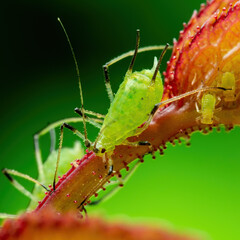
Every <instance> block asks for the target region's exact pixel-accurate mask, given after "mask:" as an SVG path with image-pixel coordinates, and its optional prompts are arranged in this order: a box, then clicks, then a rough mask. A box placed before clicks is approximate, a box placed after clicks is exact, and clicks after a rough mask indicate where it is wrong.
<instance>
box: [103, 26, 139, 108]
mask: <svg viewBox="0 0 240 240" xmlns="http://www.w3.org/2000/svg"><path fill="white" fill-rule="evenodd" d="M139 42H140V31H139V30H137V38H136V47H135V50H134V53H133V58H132V61H131V63H130V66H129V69H128V70H129V71H132V68H133V65H134V62H135V59H136V56H137V52H138V47H139ZM119 60H121V59H119ZM119 60H116V58H115V59H113V60H111V61H109V62H107V63H106V64H104V65H103V72H104V78H105V85H106V89H107V93H108V97H109V99H110V102H111V103H112V101H113V99H114V95H113V91H112V88H111V84H110V79H109V74H108V67H109V66H110V65H112V64H113V63H116V62H117V61H119Z"/></svg>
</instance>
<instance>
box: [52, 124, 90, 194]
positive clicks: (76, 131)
mask: <svg viewBox="0 0 240 240" xmlns="http://www.w3.org/2000/svg"><path fill="white" fill-rule="evenodd" d="M64 128H67V129H69V130H71V131H72V132H73V133H74V134H76V135H77V136H78V137H80V138H81V139H83V140H84V144H85V146H86V147H87V148H89V147H90V146H91V142H90V140H88V139H86V138H85V136H84V135H83V134H82V133H81V132H79V131H78V130H77V129H76V128H74V127H72V126H71V125H69V124H67V123H63V124H62V125H61V132H60V142H59V147H58V156H57V163H56V169H55V173H54V179H53V190H55V186H56V178H57V172H58V166H59V161H60V155H61V150H62V143H63V129H64Z"/></svg>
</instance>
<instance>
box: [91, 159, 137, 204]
mask: <svg viewBox="0 0 240 240" xmlns="http://www.w3.org/2000/svg"><path fill="white" fill-rule="evenodd" d="M140 163H141V161H140V160H138V161H137V162H136V163H135V164H134V166H133V167H132V168H131V169H130V170H129V171H128V173H127V174H126V176H125V177H124V179H123V180H122V182H121V183H119V180H117V181H114V182H111V183H109V184H108V185H107V186H112V185H116V186H114V187H113V188H112V189H111V190H110V191H109V192H108V193H107V194H106V195H104V196H103V197H101V198H100V199H97V200H96V201H92V202H91V203H90V204H89V205H97V204H99V203H100V202H102V201H105V200H107V199H109V198H111V197H112V196H113V195H114V194H115V193H116V192H117V191H118V190H119V189H120V187H122V186H123V185H122V184H123V183H126V182H127V181H128V180H129V179H130V177H131V176H132V174H133V173H134V172H135V170H136V169H137V167H138V166H139V165H140Z"/></svg>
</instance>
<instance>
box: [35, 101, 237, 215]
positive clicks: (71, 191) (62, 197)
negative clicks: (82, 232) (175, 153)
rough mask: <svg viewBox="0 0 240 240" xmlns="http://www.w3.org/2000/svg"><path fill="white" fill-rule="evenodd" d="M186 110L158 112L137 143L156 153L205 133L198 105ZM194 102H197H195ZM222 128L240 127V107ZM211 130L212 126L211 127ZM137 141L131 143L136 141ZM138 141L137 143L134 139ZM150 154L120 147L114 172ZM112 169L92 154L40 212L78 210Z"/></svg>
mask: <svg viewBox="0 0 240 240" xmlns="http://www.w3.org/2000/svg"><path fill="white" fill-rule="evenodd" d="M188 102H190V101H186V104H184V105H183V106H182V107H179V106H178V105H177V104H171V105H170V106H168V107H167V108H165V109H163V110H162V111H158V112H157V113H156V115H155V117H154V119H153V121H152V122H151V124H150V125H149V127H148V128H147V130H146V131H144V132H143V133H142V134H141V135H140V136H139V138H138V139H137V140H147V141H150V142H151V143H152V145H153V149H154V151H156V150H157V148H158V147H164V146H165V143H166V142H168V141H172V140H174V139H178V138H179V137H189V134H190V133H191V132H193V131H195V130H201V129H203V128H205V127H206V125H199V124H198V123H197V121H196V118H197V116H199V114H198V113H197V112H196V110H195V106H194V104H193V103H192V104H187V103H188ZM191 102H193V101H191ZM218 116H219V117H220V119H221V124H225V125H227V126H230V128H231V126H232V125H233V124H234V125H237V124H239V123H240V104H239V101H238V102H237V107H235V108H233V109H223V110H222V111H221V112H220V113H219V115H218ZM207 127H208V126H207ZM133 139H134V137H132V138H130V139H129V140H131V141H132V140H133ZM134 140H136V139H134ZM148 152H149V148H148V147H146V146H141V147H129V146H117V147H116V149H115V151H114V155H113V156H112V157H113V160H114V170H115V171H116V172H119V171H120V170H121V169H123V168H125V167H126V165H127V164H129V163H130V162H131V161H133V160H135V159H136V158H138V157H142V156H143V155H144V154H146V153H148ZM107 173H108V166H107V163H104V162H103V160H102V159H101V158H100V157H97V156H95V154H94V153H92V152H91V153H88V154H86V155H85V157H84V158H83V159H82V160H81V161H80V163H79V166H78V167H77V168H76V169H75V168H74V167H73V168H72V169H70V170H69V172H68V173H67V174H66V178H64V177H63V179H62V180H61V179H60V181H59V182H58V184H57V188H56V191H55V192H51V193H49V194H48V195H47V196H46V197H45V198H44V200H43V201H42V202H41V203H40V204H39V206H38V207H37V209H36V210H37V211H39V210H42V209H45V208H46V207H51V208H53V209H55V210H56V211H57V212H60V213H63V212H67V211H73V210H77V209H78V207H79V206H80V205H81V203H83V202H84V203H85V202H86V201H87V199H88V198H89V197H91V196H92V195H93V194H94V193H95V192H96V191H97V190H99V189H100V188H101V187H102V186H103V185H104V184H105V183H106V182H107V181H108V180H109V178H110V177H111V176H107Z"/></svg>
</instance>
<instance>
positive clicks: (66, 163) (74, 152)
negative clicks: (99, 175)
mask: <svg viewBox="0 0 240 240" xmlns="http://www.w3.org/2000/svg"><path fill="white" fill-rule="evenodd" d="M57 155H58V151H57V150H54V151H52V152H51V153H50V155H49V156H48V158H47V160H46V161H45V162H44V164H43V172H44V180H43V179H40V178H38V179H37V180H38V182H40V183H42V184H44V185H45V186H47V185H48V184H49V183H51V182H52V181H53V177H54V171H55V166H56V160H57ZM83 156H84V149H83V147H82V145H81V143H80V142H79V141H76V142H75V143H74V146H73V148H70V147H64V148H63V149H62V152H61V164H60V165H59V168H58V174H59V176H62V175H63V174H65V173H66V172H67V171H68V170H69V167H70V164H71V163H72V162H73V161H75V160H76V159H81V158H82V157H83ZM32 195H33V196H34V198H33V199H31V201H30V203H29V207H28V210H33V209H35V208H36V207H37V204H38V201H39V200H42V199H43V198H44V196H45V193H44V189H43V188H42V186H40V185H38V184H36V185H35V186H34V189H33V192H32Z"/></svg>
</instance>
